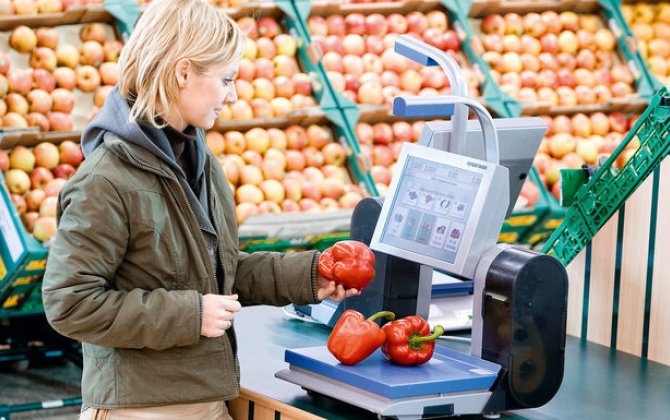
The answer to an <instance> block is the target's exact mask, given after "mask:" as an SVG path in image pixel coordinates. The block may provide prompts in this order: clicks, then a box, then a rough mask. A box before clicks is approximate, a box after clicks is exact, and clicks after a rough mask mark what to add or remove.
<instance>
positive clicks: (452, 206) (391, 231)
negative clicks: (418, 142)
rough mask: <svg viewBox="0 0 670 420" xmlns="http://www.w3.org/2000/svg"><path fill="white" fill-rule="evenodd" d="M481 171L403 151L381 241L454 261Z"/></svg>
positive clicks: (446, 260)
mask: <svg viewBox="0 0 670 420" xmlns="http://www.w3.org/2000/svg"><path fill="white" fill-rule="evenodd" d="M481 180H482V174H480V173H476V172H473V171H468V170H466V169H462V168H457V167H454V166H449V165H444V164H438V163H436V162H434V161H430V160H427V159H423V158H420V157H416V156H409V157H408V158H407V161H406V163H405V168H404V171H403V172H402V177H401V179H400V180H399V182H398V188H397V192H396V194H395V197H394V199H393V203H392V204H391V210H390V217H389V218H388V220H387V222H386V225H385V227H384V231H383V233H382V238H381V242H382V243H385V244H388V245H391V246H395V247H398V248H401V249H404V250H407V251H410V252H415V253H418V254H422V255H426V256H428V257H431V258H436V259H439V260H442V261H445V262H448V263H452V264H453V263H454V261H455V259H456V254H457V253H458V250H459V247H460V246H461V240H462V238H463V233H464V231H465V228H466V226H467V224H468V219H469V217H470V212H471V209H472V206H473V204H474V201H475V198H476V197H477V191H478V190H479V185H480V183H481Z"/></svg>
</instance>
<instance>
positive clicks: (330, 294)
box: [316, 275, 361, 302]
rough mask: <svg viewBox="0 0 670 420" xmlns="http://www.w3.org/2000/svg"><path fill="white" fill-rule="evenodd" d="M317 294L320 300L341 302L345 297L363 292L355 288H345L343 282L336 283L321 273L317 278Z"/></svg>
mask: <svg viewBox="0 0 670 420" xmlns="http://www.w3.org/2000/svg"><path fill="white" fill-rule="evenodd" d="M316 294H317V297H318V298H319V300H320V301H321V300H325V299H328V300H332V301H334V302H339V301H341V300H343V299H344V298H348V297H352V296H358V295H360V294H361V292H360V290H358V289H354V288H352V289H345V288H344V286H342V285H341V284H339V283H335V282H334V281H331V280H328V279H326V278H325V277H322V276H321V275H319V279H318V280H317V285H316Z"/></svg>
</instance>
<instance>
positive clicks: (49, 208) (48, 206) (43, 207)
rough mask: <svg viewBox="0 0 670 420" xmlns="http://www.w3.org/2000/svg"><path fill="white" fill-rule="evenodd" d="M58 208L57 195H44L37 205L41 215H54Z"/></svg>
mask: <svg viewBox="0 0 670 420" xmlns="http://www.w3.org/2000/svg"><path fill="white" fill-rule="evenodd" d="M57 209H58V197H44V199H43V200H42V202H41V203H40V207H39V210H38V211H39V215H40V216H41V217H54V218H55V217H56V212H57Z"/></svg>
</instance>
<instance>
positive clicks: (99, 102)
mask: <svg viewBox="0 0 670 420" xmlns="http://www.w3.org/2000/svg"><path fill="white" fill-rule="evenodd" d="M113 89H114V86H109V85H107V86H100V87H99V88H98V89H97V90H96V91H95V95H94V96H93V103H94V104H95V106H97V107H98V108H102V106H103V105H105V101H106V100H107V96H108V95H109V93H110V92H111V91H112V90H113Z"/></svg>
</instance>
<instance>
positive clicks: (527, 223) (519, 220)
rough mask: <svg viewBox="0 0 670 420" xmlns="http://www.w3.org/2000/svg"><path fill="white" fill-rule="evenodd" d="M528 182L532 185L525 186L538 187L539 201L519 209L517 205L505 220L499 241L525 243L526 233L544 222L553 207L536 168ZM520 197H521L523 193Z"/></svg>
mask: <svg viewBox="0 0 670 420" xmlns="http://www.w3.org/2000/svg"><path fill="white" fill-rule="evenodd" d="M526 182H527V183H530V184H531V185H530V186H524V188H529V189H536V191H537V194H538V198H537V201H536V203H535V204H534V205H533V206H527V207H521V208H519V209H517V208H516V207H515V209H514V211H513V212H512V214H511V215H510V216H509V217H508V218H506V219H505V221H504V222H503V226H502V229H501V230H500V236H498V242H504V243H516V244H519V243H525V242H524V241H523V238H524V237H525V236H527V235H526V233H527V232H529V231H530V230H532V229H533V228H535V226H537V225H538V224H539V223H542V222H543V220H544V218H545V215H546V214H547V212H548V211H549V209H550V207H551V205H550V202H549V197H547V195H546V190H545V188H544V186H543V185H542V181H541V180H540V177H539V175H538V173H537V170H536V169H535V168H531V170H530V171H529V174H528V179H527V180H526ZM522 190H523V189H522ZM519 199H521V195H520V196H519Z"/></svg>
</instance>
